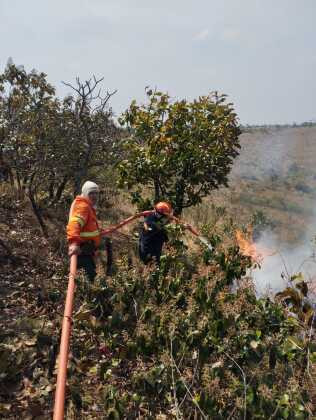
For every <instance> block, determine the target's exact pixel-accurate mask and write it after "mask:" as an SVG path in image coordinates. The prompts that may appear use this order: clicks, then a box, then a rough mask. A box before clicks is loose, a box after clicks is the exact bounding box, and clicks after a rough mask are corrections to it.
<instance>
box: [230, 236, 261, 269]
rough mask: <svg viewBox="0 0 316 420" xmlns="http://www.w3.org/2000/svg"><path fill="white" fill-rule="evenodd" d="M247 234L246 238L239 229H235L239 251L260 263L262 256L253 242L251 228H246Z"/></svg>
mask: <svg viewBox="0 0 316 420" xmlns="http://www.w3.org/2000/svg"><path fill="white" fill-rule="evenodd" d="M247 236H248V238H246V237H245V235H244V234H243V233H242V231H241V230H238V229H237V230H236V240H237V243H238V246H239V248H240V251H241V253H242V254H243V255H245V256H246V257H251V258H252V259H253V260H254V261H255V262H256V263H258V264H260V263H262V261H263V258H264V257H263V254H262V253H261V252H259V250H258V248H257V247H256V245H255V244H254V242H253V239H252V229H251V228H248V229H247Z"/></svg>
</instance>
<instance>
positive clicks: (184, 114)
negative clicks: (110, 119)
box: [118, 90, 240, 214]
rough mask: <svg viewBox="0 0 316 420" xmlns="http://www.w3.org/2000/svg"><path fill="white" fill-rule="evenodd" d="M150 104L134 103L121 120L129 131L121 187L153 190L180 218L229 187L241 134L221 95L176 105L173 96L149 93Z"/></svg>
mask: <svg viewBox="0 0 316 420" xmlns="http://www.w3.org/2000/svg"><path fill="white" fill-rule="evenodd" d="M147 97H148V104H146V105H142V106H139V105H137V104H136V102H135V101H134V102H132V104H131V106H130V108H129V109H128V110H127V111H126V112H125V113H124V114H123V116H122V117H121V119H120V122H121V124H122V125H124V126H126V127H127V128H128V129H129V132H130V137H129V138H128V139H127V141H126V143H125V159H124V160H123V161H122V162H120V164H119V165H118V169H119V172H120V186H121V187H127V188H129V189H132V188H136V195H135V194H134V198H135V197H137V198H138V199H139V200H142V199H143V195H144V193H143V190H141V189H140V187H139V185H144V186H147V187H149V189H150V190H152V191H153V196H152V200H154V201H156V202H157V201H158V200H161V199H166V200H168V201H170V202H171V203H173V205H174V208H175V212H176V214H181V212H182V210H183V209H184V208H186V207H190V206H194V205H196V204H198V203H200V202H201V199H202V198H203V197H205V196H207V195H208V194H209V192H210V191H211V190H212V189H214V188H218V187H219V186H220V185H227V176H228V174H229V171H230V168H231V165H232V162H233V159H234V158H235V157H236V156H237V155H238V149H239V147H240V146H239V142H238V136H239V134H240V130H239V127H238V124H237V117H236V114H235V113H234V111H233V108H232V104H230V103H226V97H225V95H218V94H217V93H214V94H210V95H208V96H203V97H200V98H199V99H198V100H195V101H193V102H188V101H186V100H182V101H176V102H171V100H170V97H169V96H168V94H164V93H161V92H156V91H155V92H154V91H152V90H148V91H147Z"/></svg>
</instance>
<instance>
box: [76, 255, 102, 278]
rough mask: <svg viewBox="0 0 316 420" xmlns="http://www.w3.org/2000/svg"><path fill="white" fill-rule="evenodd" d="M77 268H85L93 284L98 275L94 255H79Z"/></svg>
mask: <svg viewBox="0 0 316 420" xmlns="http://www.w3.org/2000/svg"><path fill="white" fill-rule="evenodd" d="M77 268H78V269H80V268H83V269H84V271H85V273H86V275H87V277H88V279H89V281H90V282H91V283H92V282H93V281H94V279H95V277H96V275H97V272H96V265H95V262H94V258H93V256H92V255H78V264H77Z"/></svg>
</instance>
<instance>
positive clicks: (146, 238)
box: [139, 202, 172, 265]
mask: <svg viewBox="0 0 316 420" xmlns="http://www.w3.org/2000/svg"><path fill="white" fill-rule="evenodd" d="M171 217H172V208H171V206H170V204H168V203H165V202H160V203H157V204H156V205H155V210H154V211H153V213H152V214H150V215H149V216H147V217H146V218H145V221H144V225H143V228H142V230H141V233H140V237H139V256H140V259H141V260H142V261H143V262H144V263H145V264H148V263H149V262H150V261H152V260H154V261H155V262H156V263H157V264H158V265H159V263H160V257H161V253H162V247H163V244H164V243H165V242H167V241H168V236H167V233H166V230H165V225H166V224H168V223H169V222H170V218H171Z"/></svg>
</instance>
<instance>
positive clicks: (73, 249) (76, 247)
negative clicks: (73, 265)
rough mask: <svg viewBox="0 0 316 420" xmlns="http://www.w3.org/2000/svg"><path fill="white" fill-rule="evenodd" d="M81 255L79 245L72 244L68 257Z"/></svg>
mask: <svg viewBox="0 0 316 420" xmlns="http://www.w3.org/2000/svg"><path fill="white" fill-rule="evenodd" d="M80 253H81V249H80V246H79V245H78V244H70V245H69V248H68V255H69V257H71V256H72V255H79V254H80Z"/></svg>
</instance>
